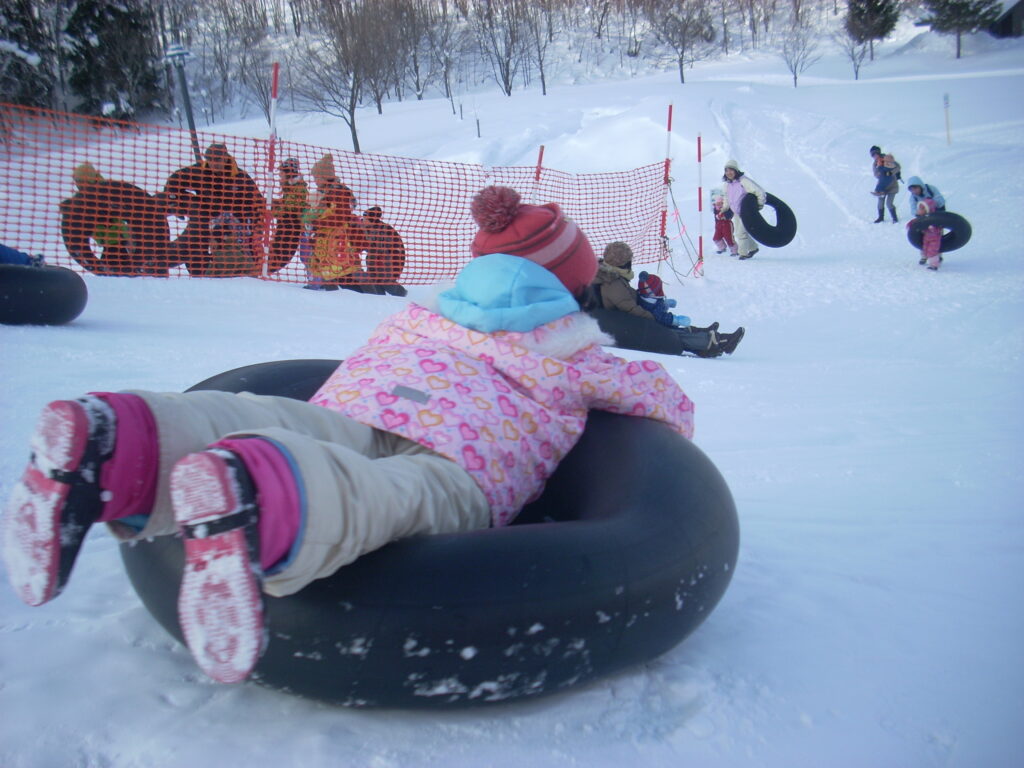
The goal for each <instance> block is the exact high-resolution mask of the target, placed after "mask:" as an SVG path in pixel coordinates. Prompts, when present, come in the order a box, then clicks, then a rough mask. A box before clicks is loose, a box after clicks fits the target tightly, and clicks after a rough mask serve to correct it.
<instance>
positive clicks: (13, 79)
mask: <svg viewBox="0 0 1024 768" xmlns="http://www.w3.org/2000/svg"><path fill="white" fill-rule="evenodd" d="M0 30H2V31H0V101H6V102H10V103H12V104H22V105H24V106H27V107H49V106H51V103H50V99H51V94H52V92H53V87H54V75H53V61H52V60H53V52H52V47H51V46H50V45H49V41H48V38H47V35H46V29H45V27H44V25H43V24H42V22H41V20H40V19H39V17H38V15H37V14H36V11H35V8H34V3H33V2H32V0H0Z"/></svg>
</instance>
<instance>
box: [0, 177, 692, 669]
mask: <svg viewBox="0 0 1024 768" xmlns="http://www.w3.org/2000/svg"><path fill="white" fill-rule="evenodd" d="M471 212H472V215H473V217H474V219H475V221H476V222H477V224H478V225H479V227H480V230H479V232H478V233H477V235H476V237H475V238H474V240H473V242H472V246H471V250H472V253H473V256H474V257H476V258H474V259H472V260H471V261H470V262H469V263H468V264H467V265H466V267H465V268H464V269H463V270H462V271H461V272H460V274H459V275H458V278H457V280H456V283H455V286H454V287H453V288H451V289H450V290H448V291H446V292H444V293H442V294H441V295H440V296H439V298H438V307H437V310H436V311H432V310H429V309H426V308H424V307H422V306H418V305H416V304H410V305H408V306H407V308H405V309H404V310H403V311H401V312H399V313H397V314H395V315H393V316H392V317H390V318H388V319H387V320H385V321H384V322H383V323H382V324H381V325H380V326H379V327H378V328H377V329H376V331H375V332H374V333H373V335H372V336H371V338H370V339H369V341H368V343H367V344H366V345H365V346H363V347H362V348H360V349H358V350H357V351H356V352H354V353H353V354H352V355H351V357H349V358H348V359H347V360H345V361H344V362H343V363H342V364H341V365H340V366H339V367H338V369H337V370H336V371H335V372H334V373H333V374H332V375H331V377H330V378H329V379H328V380H327V381H326V382H325V383H324V385H323V386H322V387H321V388H320V390H319V391H318V392H317V393H316V394H315V395H314V396H313V397H312V398H311V400H310V402H308V403H307V402H300V401H296V400H292V399H289V398H285V397H268V396H256V395H252V394H247V393H241V394H234V393H228V392H218V391H199V392H188V393H176V392H168V393H157V392H142V391H135V392H121V393H112V392H94V393H90V394H88V395H85V396H83V397H79V398H77V399H74V400H58V401H55V402H52V403H50V404H49V405H47V406H46V407H45V408H44V409H43V412H42V415H41V417H40V420H39V423H38V425H37V427H36V431H35V433H34V434H33V435H32V437H31V440H30V445H31V451H32V455H31V458H30V460H29V464H28V466H27V467H26V469H25V471H24V474H23V475H22V477H21V480H20V481H19V482H18V483H17V484H16V485H15V487H14V490H13V492H12V494H11V497H10V499H9V500H8V502H7V506H6V510H5V513H4V516H3V531H2V543H3V556H4V559H5V561H6V564H7V569H8V573H9V576H10V581H11V584H12V585H13V586H14V588H15V589H16V590H17V592H18V594H19V596H20V597H21V598H22V599H23V600H24V601H25V602H27V603H28V604H30V605H41V604H42V603H45V602H47V601H48V600H51V599H52V598H54V597H56V596H57V594H58V593H59V592H60V591H61V590H62V589H63V587H64V585H65V583H66V581H67V579H68V576H69V574H70V572H71V569H72V565H73V563H74V561H75V558H76V556H77V554H78V551H79V548H80V547H81V544H82V540H83V538H84V537H85V534H86V532H87V531H88V529H89V527H90V526H91V525H92V524H93V523H97V522H105V523H107V524H108V527H109V528H110V530H111V531H112V532H113V534H114V535H115V536H117V537H118V538H120V539H122V540H132V539H138V538H147V537H152V536H164V535H173V534H175V533H177V532H179V531H180V532H181V533H183V534H184V539H185V566H184V568H185V572H184V577H183V580H182V586H181V593H180V596H179V602H178V609H179V622H180V625H181V628H182V630H183V632H184V635H185V639H186V641H187V643H188V647H189V650H190V651H191V653H192V655H193V656H194V658H195V660H196V661H197V663H198V664H199V666H200V667H201V668H202V669H203V671H204V672H206V673H207V674H208V675H209V676H210V677H212V678H213V679H215V680H218V681H220V682H225V683H231V682H237V681H241V680H244V679H245V678H246V677H247V676H248V675H249V673H250V671H251V670H252V668H253V667H254V665H255V664H256V663H257V661H258V659H259V657H260V655H261V653H262V651H263V649H264V647H265V645H266V640H267V628H266V627H265V626H264V613H263V599H262V595H263V593H264V592H266V593H268V594H270V595H275V596H284V595H289V594H292V593H295V592H297V591H298V590H300V589H302V588H303V587H304V586H306V585H307V584H309V583H310V582H311V581H313V580H314V579H318V578H322V577H325V576H329V575H330V574H332V573H333V572H334V571H336V570H337V569H338V568H340V567H342V566H344V565H346V564H347V563H351V562H352V561H354V560H355V559H356V558H358V557H359V556H360V555H362V554H364V553H366V552H370V551H372V550H374V549H377V548H378V547H381V546H383V545H385V544H387V543H388V542H389V541H393V540H395V539H398V538H401V537H405V536H412V535H414V534H420V533H444V532H455V531H466V530H471V529H478V528H485V527H487V526H490V525H494V526H503V525H508V524H509V523H510V522H511V521H512V519H513V518H514V517H515V515H516V514H517V513H518V511H519V510H520V509H521V508H522V506H523V505H524V504H525V503H526V502H528V501H530V500H531V499H533V498H535V497H537V496H538V495H539V494H540V493H541V491H542V490H543V488H544V484H545V482H546V481H547V479H548V478H549V477H550V476H551V474H552V472H554V470H555V467H556V466H557V465H558V463H559V461H560V460H561V459H562V458H563V457H564V456H565V455H566V454H567V453H568V452H569V450H570V449H571V448H572V447H573V445H575V443H576V442H577V440H578V439H579V437H580V435H581V433H582V432H583V429H584V426H585V424H586V420H587V412H588V410H589V409H591V408H594V409H601V410H607V411H612V412H615V413H620V414H627V415H632V416H637V417H643V418H649V419H654V420H657V421H661V422H664V423H666V424H668V425H669V426H671V427H672V428H673V429H674V430H676V431H677V432H679V433H680V434H682V435H684V436H686V437H690V436H691V435H692V433H693V404H692V403H691V402H690V400H689V398H688V397H687V396H686V395H685V394H684V393H683V391H682V390H681V389H680V388H679V386H678V385H677V384H676V382H675V381H674V380H673V379H672V378H671V376H669V374H668V373H667V372H666V371H665V369H664V368H662V366H661V365H659V364H658V363H655V362H651V361H643V362H627V361H625V360H622V359H620V358H618V357H615V356H613V355H611V354H608V353H606V352H605V351H604V350H603V349H602V347H601V345H602V344H607V343H610V342H611V339H609V338H608V337H607V336H605V335H604V334H603V333H602V332H601V331H600V329H599V328H598V325H597V322H596V321H595V320H594V319H593V318H591V317H589V316H588V315H586V314H583V313H582V312H580V308H579V305H578V303H577V301H576V298H574V297H575V296H577V295H580V294H581V293H582V292H583V290H584V289H585V288H586V286H587V285H588V284H589V283H590V281H591V279H592V278H593V277H594V274H595V273H596V271H597V259H596V258H595V257H594V253H593V250H592V249H591V246H590V243H589V242H588V241H587V238H586V236H585V235H584V233H583V232H582V231H580V229H579V228H578V227H577V226H576V225H575V224H574V223H573V222H572V221H570V220H569V219H567V218H565V217H564V216H563V215H562V213H561V211H560V209H559V207H558V205H556V204H554V203H551V204H548V205H541V206H534V205H523V204H521V203H520V198H519V195H518V194H517V193H516V192H515V191H514V190H512V189H509V188H507V187H487V188H486V189H484V190H482V191H480V192H479V193H478V194H477V195H476V196H475V198H474V199H473V201H472V205H471Z"/></svg>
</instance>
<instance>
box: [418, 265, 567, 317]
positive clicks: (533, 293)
mask: <svg viewBox="0 0 1024 768" xmlns="http://www.w3.org/2000/svg"><path fill="white" fill-rule="evenodd" d="M437 303H438V309H439V311H440V313H441V314H442V315H443V316H444V317H447V318H448V319H449V320H451V321H452V322H455V323H458V324H459V325H461V326H464V327H466V328H472V329H473V330H474V331H481V332H483V333H492V332H494V331H532V330H533V329H534V328H537V327H538V326H541V325H544V323H550V322H551V321H552V320H557V319H558V318H560V317H564V316H565V315H570V314H572V313H573V312H579V311H580V305H579V304H577V303H576V299H574V298H573V297H572V294H571V293H569V291H568V289H567V288H566V287H565V286H564V285H562V281H561V280H559V279H558V278H557V277H555V276H554V274H552V273H551V272H549V271H548V270H546V269H544V267H542V266H540V265H539V264H536V263H534V262H532V261H530V260H529V259H524V258H522V257H521V256H510V255H509V254H507V253H490V254H487V255H486V256H480V257H478V258H475V259H473V260H472V261H470V262H469V263H468V264H467V265H466V266H465V267H463V268H462V271H461V272H459V276H458V277H457V278H456V279H455V287H454V288H451V289H449V290H447V291H445V292H444V293H442V294H441V295H440V296H438V299H437Z"/></svg>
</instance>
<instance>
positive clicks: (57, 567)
mask: <svg viewBox="0 0 1024 768" xmlns="http://www.w3.org/2000/svg"><path fill="white" fill-rule="evenodd" d="M115 421H116V418H115V415H114V410H113V409H112V408H111V407H110V406H109V405H108V404H107V403H105V402H104V401H103V400H102V399H100V398H98V397H92V396H87V397H82V398H79V399H77V400H55V401H54V402H52V403H50V404H49V405H47V406H46V407H45V408H44V409H43V411H42V413H41V414H40V416H39V422H38V424H37V425H36V431H35V433H34V434H33V435H32V439H31V443H30V446H31V450H32V455H31V458H30V459H29V464H28V466H27V467H26V468H25V472H24V474H23V475H22V476H21V479H20V480H19V481H18V482H17V483H16V484H15V486H14V490H13V491H12V492H11V496H10V498H9V499H8V501H7V506H6V508H5V509H4V516H3V528H2V533H0V541H2V545H3V557H4V561H5V562H6V564H7V574H8V577H9V578H10V581H11V584H12V585H13V586H14V589H15V591H16V592H17V593H18V596H19V597H20V598H21V599H22V600H24V601H25V602H26V603H28V604H29V605H42V604H43V603H45V602H47V601H49V600H52V599H53V598H55V597H56V596H57V595H59V594H60V592H61V590H62V589H64V585H65V584H67V581H68V578H69V576H70V575H71V568H72V566H73V565H74V564H75V558H77V557H78V552H79V550H80V549H81V547H82V540H83V539H84V538H85V535H86V533H88V531H89V526H91V525H92V524H93V523H94V522H96V521H97V520H98V519H99V518H100V515H101V512H102V510H103V503H104V502H103V499H102V490H101V489H100V466H101V465H102V464H103V462H105V461H107V460H109V459H110V457H111V456H112V455H113V452H114V427H115Z"/></svg>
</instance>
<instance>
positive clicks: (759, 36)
mask: <svg viewBox="0 0 1024 768" xmlns="http://www.w3.org/2000/svg"><path fill="white" fill-rule="evenodd" d="M1001 7H1002V4H1001V3H1000V2H999V0H923V2H909V1H908V0H593V1H591V2H581V1H579V0H0V101H3V102H10V103H14V104H21V105H25V106H37V107H46V108H51V109H58V110H64V111H75V112H81V113H84V114H91V115H104V116H109V117H115V118H124V119H146V120H159V121H172V122H173V121H177V122H179V123H180V122H181V120H182V110H181V107H182V90H181V88H180V84H179V78H178V74H177V69H178V67H182V68H183V74H184V75H185V80H186V82H187V89H188V93H189V99H190V102H191V105H192V107H193V112H194V114H195V119H196V121H197V122H198V123H200V124H210V123H213V122H216V121H218V120H221V119H223V118H224V117H226V116H229V115H237V114H245V113H248V112H251V111H252V110H259V111H262V113H263V114H264V116H266V117H267V118H268V119H269V116H270V103H271V79H270V71H271V64H272V62H279V64H280V73H281V76H280V90H279V104H280V105H281V106H282V107H285V108H287V109H290V110H295V111H302V110H308V111H315V112H326V113H328V114H331V115H335V116H338V117H341V118H342V119H344V120H345V122H346V123H347V124H348V126H349V128H350V130H351V134H352V142H353V147H354V148H355V149H356V151H358V149H359V141H358V131H357V125H356V115H357V111H358V110H359V109H360V108H362V107H366V106H370V105H374V106H375V107H376V109H377V110H378V111H379V112H380V111H383V109H384V106H385V104H387V103H388V102H390V101H400V100H403V99H422V98H424V97H425V96H443V97H445V98H447V99H448V100H449V101H450V102H451V105H452V109H453V111H454V110H455V109H456V108H457V106H456V105H457V103H458V102H459V100H460V98H461V95H462V94H466V93H469V92H473V91H479V90H480V89H481V88H486V87H497V88H500V89H501V91H502V92H504V93H505V94H507V95H509V96H511V95H512V94H513V93H514V92H515V91H516V90H517V89H522V88H530V89H539V90H540V91H541V92H542V93H546V92H547V87H548V83H549V81H553V80H555V79H558V78H561V77H563V76H564V75H565V74H566V73H567V72H571V73H572V76H573V78H574V79H575V80H576V81H579V80H586V79H588V78H589V77H591V76H594V75H596V74H597V73H599V72H608V71H609V70H621V72H622V73H623V75H624V76H630V75H635V74H639V73H641V72H649V71H651V70H655V69H673V70H675V71H677V72H678V75H679V81H680V83H684V84H685V82H686V70H687V69H688V68H690V67H692V66H693V64H694V63H695V62H697V61H700V60H704V59H708V58H712V57H721V56H728V55H730V54H733V53H736V52H741V51H751V50H769V51H771V52H773V53H776V54H778V55H779V56H780V57H781V58H782V60H783V61H785V63H786V66H787V67H788V69H789V72H790V73H791V74H792V79H793V85H794V86H797V85H798V78H799V75H800V74H801V73H803V72H804V71H805V70H806V69H807V68H808V67H809V66H810V65H811V64H813V63H814V62H815V61H817V59H818V58H819V57H820V55H821V52H822V50H823V48H824V47H825V46H830V47H831V49H832V50H835V49H836V47H838V49H840V50H842V51H843V52H845V53H846V55H847V56H848V57H849V59H850V62H851V67H852V70H851V73H852V76H853V77H858V76H859V73H860V68H861V66H862V65H863V64H864V62H865V61H870V60H871V59H872V58H873V56H874V45H875V43H877V42H879V41H882V40H884V39H886V37H888V36H889V35H890V34H891V33H892V31H893V29H894V28H895V26H896V24H897V22H898V21H899V19H900V18H901V16H908V17H910V18H913V19H914V20H915V21H916V22H918V23H920V24H921V25H922V26H925V27H931V28H932V29H934V30H936V31H938V32H942V33H949V34H955V35H956V36H957V56H958V57H959V55H960V37H961V35H962V34H964V33H969V32H974V31H977V30H979V29H985V28H987V27H989V26H991V25H992V24H993V23H994V22H995V21H996V19H997V18H998V17H999V15H1000V13H1001ZM169 51H170V52H173V51H178V52H180V53H181V54H182V55H181V56H179V57H177V58H175V57H168V56H167V55H166V54H167V53H168V52H169ZM186 52H187V55H185V53H186Z"/></svg>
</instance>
